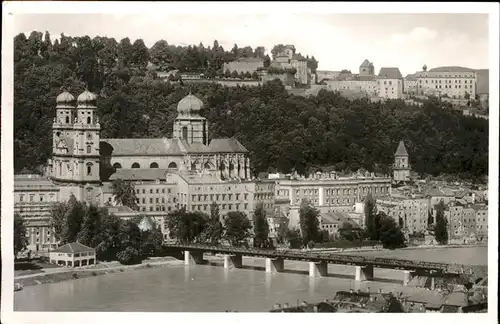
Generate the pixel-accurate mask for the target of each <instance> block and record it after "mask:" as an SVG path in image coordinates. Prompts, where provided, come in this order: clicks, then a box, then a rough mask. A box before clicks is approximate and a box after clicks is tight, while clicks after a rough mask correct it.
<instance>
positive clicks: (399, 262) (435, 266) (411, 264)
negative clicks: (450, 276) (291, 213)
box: [166, 243, 461, 273]
mask: <svg viewBox="0 0 500 324" xmlns="http://www.w3.org/2000/svg"><path fill="white" fill-rule="evenodd" d="M166 246H171V247H176V248H185V249H198V250H205V251H216V252H227V253H242V254H251V255H256V256H257V255H260V256H268V257H285V258H286V257H290V258H299V259H310V260H318V261H339V262H343V263H352V264H367V263H368V264H373V265H380V266H391V267H404V268H415V269H429V270H439V271H447V272H452V273H454V272H459V270H454V269H460V268H461V265H457V264H446V263H439V262H427V261H415V260H405V259H394V258H392V259H391V258H380V257H370V256H360V255H345V254H335V253H328V254H326V253H324V254H320V253H317V252H307V251H292V250H288V251H282V250H281V251H278V250H265V249H259V248H246V247H236V246H227V245H203V244H182V243H175V244H166Z"/></svg>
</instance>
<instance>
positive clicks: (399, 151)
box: [394, 141, 408, 156]
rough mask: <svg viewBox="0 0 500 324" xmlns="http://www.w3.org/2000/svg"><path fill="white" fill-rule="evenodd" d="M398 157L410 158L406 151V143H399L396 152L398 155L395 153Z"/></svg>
mask: <svg viewBox="0 0 500 324" xmlns="http://www.w3.org/2000/svg"><path fill="white" fill-rule="evenodd" d="M394 155H396V156H408V151H406V147H405V143H404V142H403V141H399V145H398V149H397V150H396V153H394Z"/></svg>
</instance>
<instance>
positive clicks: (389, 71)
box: [378, 67, 403, 79]
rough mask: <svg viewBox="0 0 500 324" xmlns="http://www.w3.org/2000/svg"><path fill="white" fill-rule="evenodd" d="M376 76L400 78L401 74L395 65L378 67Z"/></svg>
mask: <svg viewBox="0 0 500 324" xmlns="http://www.w3.org/2000/svg"><path fill="white" fill-rule="evenodd" d="M378 77H379V78H382V79H402V78H403V76H402V75H401V72H399V69H398V68H397V67H383V68H380V72H379V73H378Z"/></svg>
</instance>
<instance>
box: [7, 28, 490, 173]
mask: <svg viewBox="0 0 500 324" xmlns="http://www.w3.org/2000/svg"><path fill="white" fill-rule="evenodd" d="M134 44H135V46H134ZM195 49H196V50H195ZM141 53H142V54H141ZM188 54H189V55H188ZM254 54H255V52H254ZM230 55H234V54H233V53H230V52H226V51H225V50H224V49H223V48H222V47H221V46H220V45H219V44H218V43H217V42H214V44H213V46H212V48H208V47H203V44H200V45H199V46H191V48H189V47H180V46H175V45H169V44H168V43H167V42H166V41H159V42H157V43H156V44H155V45H154V46H153V47H152V48H151V49H150V50H149V56H150V61H151V62H153V63H154V64H157V65H158V66H160V67H162V68H164V69H165V70H171V69H179V70H180V71H181V72H182V71H188V70H189V71H195V70H196V71H199V70H202V71H203V69H204V68H205V69H206V70H207V71H208V70H210V71H211V72H210V73H216V72H217V73H219V74H222V73H224V71H223V70H222V66H223V64H224V62H226V61H227V59H228V58H229V56H230ZM146 56H147V55H146V54H145V52H144V47H143V46H142V44H141V42H140V41H134V42H131V41H130V40H127V39H124V40H120V41H117V40H114V39H112V38H106V37H95V38H89V37H68V36H65V35H61V39H60V41H58V42H54V43H53V44H52V45H51V44H49V42H47V41H46V36H45V35H44V34H43V33H37V32H33V33H31V34H30V35H29V37H26V35H24V34H20V35H18V36H16V37H15V39H14V64H15V65H14V107H15V110H14V138H15V141H14V154H15V159H14V161H15V165H14V166H15V171H16V172H20V171H21V170H27V171H31V172H36V171H37V170H38V169H39V168H40V166H41V165H43V164H45V163H46V161H47V159H48V158H49V157H50V156H51V151H52V131H51V126H52V120H53V117H54V115H55V98H56V96H57V95H58V94H59V93H60V92H61V88H62V87H65V88H66V89H68V90H69V91H70V92H71V93H73V95H75V96H77V95H78V94H79V93H81V91H83V89H84V88H85V86H87V87H88V89H89V90H90V91H93V92H96V93H97V94H99V95H100V96H99V101H98V109H97V114H98V116H99V119H100V123H101V127H102V134H101V137H103V138H111V137H115V138H126V137H132V138H134V137H135V138H138V137H146V136H150V137H162V136H171V128H172V124H173V120H174V118H175V116H176V105H177V103H178V101H179V100H180V99H182V97H183V96H185V95H186V94H187V93H188V90H187V89H186V88H184V87H182V86H181V85H180V84H170V83H169V82H164V81H163V80H159V79H156V78H155V77H154V76H149V75H147V73H145V72H144V58H145V57H146ZM192 91H193V93H194V94H195V95H197V96H199V97H200V99H202V100H203V101H204V103H205V109H204V112H203V115H204V116H205V117H206V118H207V119H208V121H209V123H210V125H211V127H210V128H209V137H210V138H214V137H223V136H234V137H236V138H238V140H239V141H240V142H241V143H242V144H243V145H244V146H245V147H246V148H247V149H248V150H249V151H250V152H251V153H250V158H251V160H252V167H253V170H252V171H253V172H261V171H267V170H268V169H269V168H270V167H272V168H275V169H276V170H278V171H280V172H290V171H291V170H297V171H298V172H299V173H306V172H312V171H313V170H321V169H323V168H327V167H331V168H333V169H336V170H339V171H344V170H345V171H348V170H349V169H350V170H357V169H359V168H365V169H367V170H368V171H377V172H383V173H386V174H388V173H389V172H390V166H391V164H392V162H393V154H394V150H395V148H396V147H397V143H398V142H399V140H401V139H403V140H404V141H405V145H406V147H407V149H408V151H409V153H410V158H411V162H412V167H413V169H414V170H415V171H417V172H418V173H420V174H421V175H424V176H425V175H433V176H439V175H445V174H455V175H456V176H457V177H460V178H463V179H470V180H483V179H484V176H485V175H487V172H488V121H487V120H483V119H480V118H475V117H467V116H462V115H461V114H460V112H457V111H454V110H452V109H451V108H449V107H448V106H447V104H446V103H440V102H439V101H438V100H437V99H431V100H428V101H426V102H425V103H424V106H423V107H422V108H417V107H411V106H407V105H406V104H405V103H404V102H403V101H401V100H390V101H387V102H385V103H372V102H370V101H369V100H367V99H357V100H353V101H349V100H348V99H346V98H344V97H342V96H340V95H339V94H338V93H335V92H329V91H324V90H322V91H320V92H319V93H318V95H317V96H315V97H309V98H304V97H296V96H293V95H289V94H288V93H287V91H286V90H285V89H284V87H283V85H282V84H281V83H280V82H279V81H273V82H271V83H268V84H266V85H264V86H260V87H237V88H225V87H222V86H220V85H216V84H198V85H193V86H192ZM145 115H146V116H148V117H149V120H150V122H149V123H148V122H147V121H146V119H145V118H143V116H145ZM332 148H335V149H332Z"/></svg>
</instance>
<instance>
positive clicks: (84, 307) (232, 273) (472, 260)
mask: <svg viewBox="0 0 500 324" xmlns="http://www.w3.org/2000/svg"><path fill="white" fill-rule="evenodd" d="M362 254H370V252H362ZM371 254H372V255H380V254H381V252H372V253H371ZM388 254H389V255H391V256H394V257H401V258H405V259H413V260H425V261H437V262H439V261H441V262H457V263H465V264H481V265H482V264H487V248H486V247H473V248H454V249H446V250H443V249H429V250H406V251H403V250H400V251H392V252H385V253H384V254H383V255H380V256H386V255H388ZM243 266H244V267H243V268H242V269H224V267H223V262H221V261H211V262H210V264H208V265H194V266H191V267H185V266H183V265H179V266H173V267H170V268H155V269H144V270H136V271H129V272H123V273H116V274H108V275H103V276H97V277H89V278H83V279H77V280H71V281H65V282H59V283H52V284H43V285H38V286H31V287H25V288H24V289H23V290H22V291H19V292H16V293H15V296H14V309H15V310H16V311H93V312H96V311H97V312H99V311H131V312H147V311H153V312H197V311H198V312H220V311H225V310H226V309H229V310H234V311H240V312H262V311H268V310H270V309H271V308H272V306H273V305H274V304H275V303H281V304H283V303H289V304H290V305H296V304H297V301H298V300H299V301H303V300H306V301H309V302H317V301H320V300H322V299H325V298H332V297H333V294H334V293H335V292H336V291H339V290H349V289H350V288H352V289H355V290H356V289H362V290H365V289H366V288H367V287H370V289H371V290H372V291H375V290H378V289H380V288H382V289H384V291H392V290H399V289H403V288H402V287H401V283H402V279H403V274H402V272H400V271H397V270H386V269H375V273H374V275H375V278H376V279H375V280H376V281H373V282H362V283H357V282H355V281H354V280H353V279H354V268H353V267H351V266H340V265H329V266H328V272H329V276H328V277H323V278H309V277H308V269H309V265H308V263H307V262H295V261H286V260H285V272H283V273H277V274H267V273H265V271H264V259H253V258H243Z"/></svg>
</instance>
